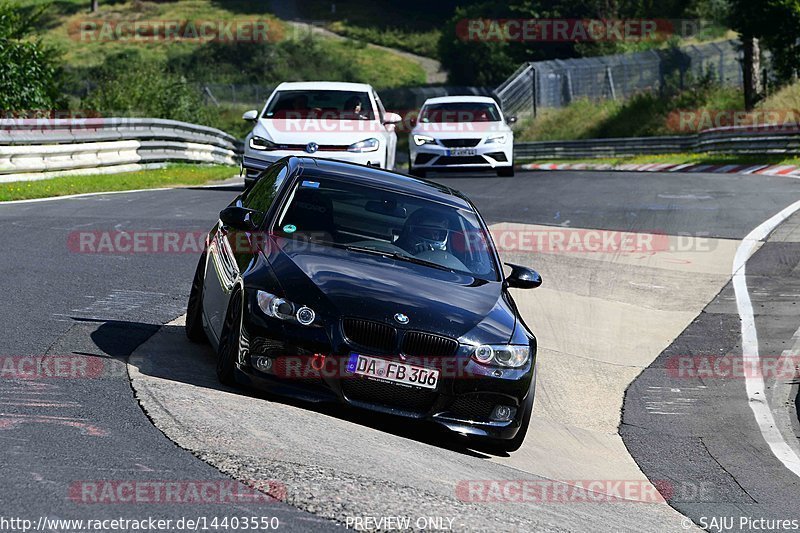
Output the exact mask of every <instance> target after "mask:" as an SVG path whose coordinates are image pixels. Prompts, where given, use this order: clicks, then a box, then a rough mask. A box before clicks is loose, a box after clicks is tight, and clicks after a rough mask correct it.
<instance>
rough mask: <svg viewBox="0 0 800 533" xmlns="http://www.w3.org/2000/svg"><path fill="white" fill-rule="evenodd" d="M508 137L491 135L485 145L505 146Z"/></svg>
mask: <svg viewBox="0 0 800 533" xmlns="http://www.w3.org/2000/svg"><path fill="white" fill-rule="evenodd" d="M505 142H506V136H505V134H503V135H491V136H489V137H486V142H485V143H484V144H505Z"/></svg>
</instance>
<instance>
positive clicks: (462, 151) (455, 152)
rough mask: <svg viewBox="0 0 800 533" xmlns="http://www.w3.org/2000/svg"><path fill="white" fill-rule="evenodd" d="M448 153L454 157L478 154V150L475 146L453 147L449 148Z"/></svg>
mask: <svg viewBox="0 0 800 533" xmlns="http://www.w3.org/2000/svg"><path fill="white" fill-rule="evenodd" d="M450 155H451V156H454V157H463V156H471V155H478V151H477V150H476V149H475V148H454V149H452V150H450Z"/></svg>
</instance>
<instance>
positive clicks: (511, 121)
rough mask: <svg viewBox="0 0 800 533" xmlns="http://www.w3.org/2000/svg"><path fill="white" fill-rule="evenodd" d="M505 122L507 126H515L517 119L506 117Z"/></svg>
mask: <svg viewBox="0 0 800 533" xmlns="http://www.w3.org/2000/svg"><path fill="white" fill-rule="evenodd" d="M506 122H508V123H509V124H515V123H516V122H517V117H507V118H506Z"/></svg>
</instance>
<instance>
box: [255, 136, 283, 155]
mask: <svg viewBox="0 0 800 533" xmlns="http://www.w3.org/2000/svg"><path fill="white" fill-rule="evenodd" d="M277 147H278V145H276V144H275V143H274V142H272V141H268V140H267V139H265V138H263V137H250V148H252V149H253V150H258V151H260V152H263V151H265V150H275V149H276V148H277Z"/></svg>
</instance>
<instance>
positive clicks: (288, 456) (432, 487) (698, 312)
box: [0, 172, 800, 531]
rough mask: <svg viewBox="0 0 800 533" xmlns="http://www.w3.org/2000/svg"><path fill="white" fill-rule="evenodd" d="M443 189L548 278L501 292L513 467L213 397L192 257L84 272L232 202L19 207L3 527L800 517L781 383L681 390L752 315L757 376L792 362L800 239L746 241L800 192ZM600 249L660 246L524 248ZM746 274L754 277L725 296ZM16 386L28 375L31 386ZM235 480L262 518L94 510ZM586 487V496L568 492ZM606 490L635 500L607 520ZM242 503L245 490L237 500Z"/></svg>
mask: <svg viewBox="0 0 800 533" xmlns="http://www.w3.org/2000/svg"><path fill="white" fill-rule="evenodd" d="M433 179H435V180H437V181H441V182H443V183H446V184H447V185H450V186H453V187H455V188H457V189H460V190H462V191H463V192H465V193H466V194H467V195H468V196H470V198H471V199H472V200H473V201H474V202H475V203H476V205H477V206H478V208H479V209H480V210H481V212H482V213H483V215H484V217H485V218H486V219H487V222H489V224H490V225H492V230H493V233H494V235H495V240H496V241H497V243H498V246H499V248H500V249H501V255H503V256H504V259H506V260H509V261H512V262H519V263H525V264H528V265H530V266H532V267H534V268H536V269H537V270H539V271H540V272H541V273H542V276H543V278H544V282H545V284H544V285H543V286H542V287H541V288H540V289H537V290H536V291H528V292H518V293H515V296H516V297H517V301H518V303H519V304H520V308H521V310H522V312H523V313H524V314H525V316H526V320H527V322H528V324H529V325H530V326H531V327H532V329H533V330H534V332H536V334H537V336H538V337H539V341H540V354H539V365H540V366H539V378H538V380H539V381H538V389H537V397H536V404H535V407H534V414H533V417H532V419H531V430H530V431H529V433H528V437H527V439H526V442H525V443H524V445H523V447H522V449H520V450H519V451H518V452H515V453H513V454H511V455H510V456H501V455H497V454H496V453H492V452H491V451H488V450H481V449H470V448H469V447H467V445H466V443H464V442H463V441H461V440H459V439H458V438H456V437H453V436H449V435H444V434H442V433H441V432H439V431H436V430H434V429H433V428H430V427H422V426H413V425H412V426H410V425H408V424H405V423H401V424H398V422H397V420H394V419H390V418H386V417H379V416H376V415H374V414H366V415H365V414H363V413H357V412H352V411H349V410H343V409H339V408H328V407H324V406H309V405H305V404H302V403H294V402H285V401H280V400H276V399H274V398H269V397H265V396H259V395H252V394H249V393H247V392H243V391H235V390H230V389H227V388H225V387H222V386H220V385H218V384H217V382H216V380H215V376H214V371H213V368H214V367H213V365H214V354H212V353H210V350H209V349H208V348H204V347H198V346H197V345H192V344H190V343H188V342H187V341H186V340H185V337H184V336H183V332H182V329H181V328H180V324H181V320H182V318H181V317H182V315H183V313H184V312H185V302H186V300H187V297H188V292H189V286H190V282H191V277H192V273H193V271H194V268H195V265H196V261H197V258H198V256H199V251H195V250H187V251H186V252H185V253H119V252H116V253H84V252H82V251H81V250H80V249H79V248H76V244H75V243H76V242H79V240H80V236H81V235H85V234H96V233H97V232H119V231H128V232H133V231H139V232H144V231H152V232H160V231H166V232H176V231H178V232H198V233H199V232H202V231H205V230H207V229H208V228H210V227H211V225H213V223H214V221H215V219H216V216H217V213H218V212H219V210H220V209H221V208H223V207H224V206H225V205H227V203H228V202H229V201H230V200H231V199H232V197H233V196H234V195H235V194H237V193H238V191H239V190H240V189H239V188H238V187H236V186H230V187H218V188H193V189H175V190H163V191H149V192H132V193H123V194H102V195H93V196H86V197H79V198H71V199H58V200H53V201H43V202H27V203H17V204H7V205H0V224H1V225H2V227H3V229H4V240H3V244H4V250H3V254H2V255H0V272H3V274H4V276H3V277H2V281H0V283H2V284H3V294H4V301H5V305H3V306H2V308H0V313H2V315H1V316H0V320H2V323H3V324H4V333H5V334H4V335H3V336H2V338H0V357H2V361H3V365H2V367H0V374H1V375H2V378H3V379H2V380H0V396H1V397H2V406H1V407H0V411H1V412H0V439H1V440H2V441H3V445H4V453H3V454H2V459H1V460H2V466H3V473H4V475H3V476H2V479H1V480H0V484H2V489H0V494H2V495H3V496H2V498H3V504H4V512H5V513H6V515H8V516H18V517H25V518H29V519H32V520H34V521H36V520H37V519H38V518H39V517H42V516H46V517H48V518H49V519H55V518H61V519H72V518H76V519H81V518H83V519H89V518H115V517H124V518H146V517H159V518H163V519H172V520H178V519H181V518H193V519H197V518H198V517H207V519H208V520H211V519H212V518H213V517H226V516H227V517H231V516H234V515H237V516H258V517H277V518H278V519H279V520H280V529H281V530H288V531H308V530H326V529H336V528H339V527H341V526H349V527H356V528H367V529H370V528H371V529H377V528H381V529H392V528H393V524H392V523H391V522H385V521H384V522H383V523H382V524H381V525H379V524H378V522H377V521H378V520H380V519H381V517H383V518H386V517H389V516H392V517H400V518H407V519H409V520H410V527H411V528H413V529H423V526H424V528H427V529H428V530H436V529H440V530H444V529H446V528H449V529H454V530H459V531H460V530H490V531H685V530H691V529H695V528H697V527H698V526H701V529H709V530H714V527H713V523H712V519H713V518H716V519H718V520H721V519H723V518H728V519H730V520H733V521H734V522H735V523H734V527H733V528H731V529H730V530H732V531H756V530H762V531H763V530H770V529H777V528H769V527H763V523H762V524H761V526H759V523H758V522H756V521H757V520H759V519H762V518H763V519H765V520H773V521H774V520H776V519H799V518H800V512H798V511H797V509H796V502H797V501H798V500H800V478H798V476H797V475H796V474H795V473H793V472H792V471H791V468H793V464H792V462H791V461H792V460H793V459H792V458H793V457H794V458H795V459H796V457H797V454H798V453H800V450H798V445H797V444H798V440H797V439H798V434H800V431H799V430H798V421H797V411H796V406H795V404H796V398H797V390H796V389H797V381H798V380H797V377H796V374H795V368H794V367H792V368H791V371H787V372H782V373H777V372H771V373H766V374H765V375H764V376H763V377H761V376H756V378H758V379H754V377H753V376H752V375H750V374H748V373H746V372H745V373H744V374H745V375H737V373H736V372H735V371H734V372H732V373H730V374H726V373H725V372H724V369H727V368H728V367H727V366H726V367H723V370H720V368H716V373H714V371H713V369H712V373H711V374H702V373H701V374H698V372H697V371H696V369H692V368H689V369H688V370H687V369H686V367H685V366H682V365H684V363H686V361H689V362H691V363H692V364H695V363H696V362H697V361H701V362H702V361H706V360H709V359H710V360H712V361H714V360H715V359H714V358H725V361H726V362H728V363H730V362H731V361H736V360H741V359H742V353H743V349H742V344H743V343H742V331H741V326H740V324H741V322H740V317H741V316H742V315H741V313H742V312H743V310H744V311H747V309H748V308H750V309H752V312H753V320H754V324H755V330H754V332H755V333H757V339H758V348H759V353H760V355H761V356H762V358H769V357H773V356H774V358H775V359H779V360H781V361H783V360H788V361H789V362H790V363H791V362H792V361H796V359H792V357H797V355H800V313H799V312H798V309H797V308H798V305H800V304H797V302H798V301H799V300H800V280H799V279H798V278H799V277H800V267H798V264H800V217H798V216H797V215H795V216H788V217H787V218H786V220H785V221H784V220H780V221H777V222H780V224H779V225H778V227H777V229H776V230H775V231H772V232H769V231H767V232H766V233H767V235H766V236H765V237H764V238H762V237H761V236H758V235H757V236H756V237H755V240H754V241H753V242H752V243H750V244H752V245H753V246H752V247H753V251H754V252H755V253H754V254H753V255H752V257H749V254H745V255H742V253H744V252H741V251H740V250H742V239H744V238H745V237H746V236H747V235H748V234H750V233H751V231H753V230H754V229H755V228H757V227H759V226H760V225H762V224H763V223H764V222H765V221H767V220H768V219H770V217H773V215H775V214H776V213H778V212H780V211H781V210H783V209H784V208H786V207H787V206H789V205H790V204H792V203H793V202H796V201H797V200H799V199H800V182H798V181H797V180H793V179H790V178H781V177H769V176H738V175H721V174H691V173H690V174H676V173H673V174H658V173H641V174H638V173H630V172H627V173H601V172H541V173H536V172H523V173H519V174H518V175H517V177H515V178H496V177H493V176H488V175H487V176H481V175H475V176H463V175H457V176H456V175H452V176H451V175H441V176H434V177H433ZM777 222H776V223H777ZM592 230H600V235H601V236H605V237H607V238H608V239H609V240H608V242H609V243H613V242H615V239H617V238H619V236H620V235H625V236H632V238H633V240H634V241H636V242H646V243H647V242H651V241H649V240H647V239H644V240H641V241H637V240H636V239H639V238H640V237H641V236H645V237H647V238H649V239H652V238H653V236H654V235H655V241H654V242H655V243H656V245H655V247H654V248H653V247H650V248H647V249H645V248H642V247H639V248H636V249H634V250H632V251H631V250H626V251H620V250H616V249H613V246H611V247H609V246H605V247H601V249H587V248H586V247H584V248H581V249H570V250H566V251H564V250H555V251H554V250H542V249H540V248H539V249H536V248H534V249H531V248H530V247H529V246H528V245H529V244H530V242H531V241H530V240H529V239H530V237H531V236H532V235H535V236H541V235H546V236H548V237H547V238H548V239H551V240H552V239H553V236H554V235H555V236H557V237H558V238H567V239H569V238H571V237H572V236H575V235H578V236H579V239H580V238H583V237H585V236H586V235H587V234H588V233H589V232H591V231H592ZM592 235H594V233H592ZM748 250H749V248H748V249H747V250H745V252H747V251H748ZM737 252H739V255H738V256H737ZM748 258H749V259H748ZM739 260H746V270H745V272H744V273H741V271H740V276H739V277H738V278H734V281H735V283H734V281H732V274H733V266H734V264H735V262H736V261H739ZM737 280H738V281H737ZM742 291H744V293H746V294H747V295H748V296H749V300H750V301H751V305H750V306H749V307H748V306H746V305H743V292H742ZM164 324H169V325H166V326H164ZM752 333H753V332H750V333H747V335H751V334H752ZM748 338H749V337H748ZM751 344H752V343H745V346H746V347H747V350H750V349H751V348H752V346H751ZM792 354H795V355H794V356H793V355H792ZM31 361H33V362H32V363H31ZM24 365H27V366H24ZM23 366H24V368H25V369H26V371H27V370H30V369H31V368H36V369H37V371H36V372H35V374H36V375H35V376H23V375H20V374H21V372H20V369H22V368H23ZM75 368H78V369H79V370H80V369H89V371H86V372H77V373H76V372H71V371H70V369H73V370H74V369H75ZM759 382H760V383H761V384H762V385H763V387H764V388H763V392H762V393H760V394H761V395H760V396H759V395H758V394H757V393H759V391H758V387H757V385H758V383H759ZM754 391H755V393H754ZM754 394H755V395H754ZM765 412H767V413H770V414H771V419H772V421H773V424H772V425H771V426H770V425H769V424H765V422H764V418H763V417H764V416H765V415H764V413H765ZM759 413H760V414H761V416H762V417H761V418H756V416H757V415H758V414H759ZM765 436H766V437H765ZM767 439H769V442H768V440H767ZM786 449H788V450H789V452H786ZM776 452H777V453H783V455H782V456H781V458H780V459H779V458H778V456H777V455H776ZM796 466H797V468H796V469H795V471H796V472H800V465H796ZM232 479H237V480H241V481H242V482H243V483H244V484H245V485H257V486H259V487H267V489H268V492H269V493H270V494H271V495H272V496H273V497H274V498H272V499H270V498H266V497H261V498H257V501H237V503H235V504H234V505H230V504H229V503H227V502H226V503H225V504H221V503H220V502H219V501H216V500H215V499H214V498H210V499H209V500H208V501H202V502H198V501H196V500H194V501H188V502H186V501H184V502H178V501H157V502H155V503H143V502H142V501H137V502H136V503H133V502H131V501H125V498H120V497H119V494H120V491H118V490H117V491H112V492H113V493H114V494H113V495H112V496H107V497H105V498H100V499H99V500H98V499H97V498H98V494H101V493H102V489H103V488H104V487H106V486H107V485H109V484H110V485H111V486H113V487H115V488H118V487H119V486H120V484H123V483H132V482H134V483H178V484H182V485H181V486H184V487H185V486H189V485H192V484H200V485H203V484H205V485H212V486H220V485H222V484H224V483H233V481H232ZM523 481H525V482H529V483H533V484H537V485H536V486H538V487H547V488H548V490H549V492H548V494H549V497H544V498H540V499H536V498H529V499H526V500H525V501H519V499H516V498H514V497H512V496H513V495H511V494H509V492H508V491H506V492H505V493H503V494H501V496H504V497H502V498H500V500H501V501H492V502H489V503H487V502H486V501H483V500H482V499H481V497H482V496H481V495H483V496H486V492H485V491H484V492H481V490H478V489H475V490H474V491H470V490H469V488H470V487H473V488H474V487H478V488H480V487H483V489H485V488H486V487H487V486H500V487H506V488H507V487H509V486H517V485H513V484H514V483H517V484H519V483H520V482H523ZM470 482H475V483H477V485H470ZM590 482H591V483H593V484H592V485H591V487H592V488H591V490H589V492H590V493H591V494H590V495H589V496H587V495H586V494H585V493H583V494H578V493H577V492H575V491H573V490H571V488H572V489H574V488H575V487H576V486H583V485H582V484H587V483H590ZM491 483H495V485H491ZM620 483H625V484H629V485H632V486H635V487H637V488H638V496H639V497H636V495H635V494H634V495H631V494H628V495H627V497H626V498H625V499H624V500H623V501H619V500H618V499H617V500H615V499H614V498H612V497H611V496H609V491H613V490H614V487H618V486H619V484H620ZM245 485H236V487H239V488H240V489H241V490H242V492H243V493H245V492H247V489H246V488H245ZM655 489H658V490H659V491H660V492H656V491H655ZM553 494H556V495H561V496H560V497H557V496H553ZM564 494H568V495H570V496H571V497H569V498H567V499H566V500H564V499H563V495H564ZM654 495H655V496H654ZM268 500H270V501H268ZM664 500H666V501H664ZM686 517H688V519H687V518H686ZM742 517H745V518H747V519H749V521H744V522H740V518H742ZM357 519H358V520H357ZM689 519H690V520H689ZM359 520H360V521H359ZM370 520H374V521H370ZM754 520H755V521H754ZM399 523H402V521H401V522H399ZM719 523H720V524H721V523H722V522H719ZM396 525H397V523H395V526H396ZM51 529H55V528H51Z"/></svg>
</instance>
